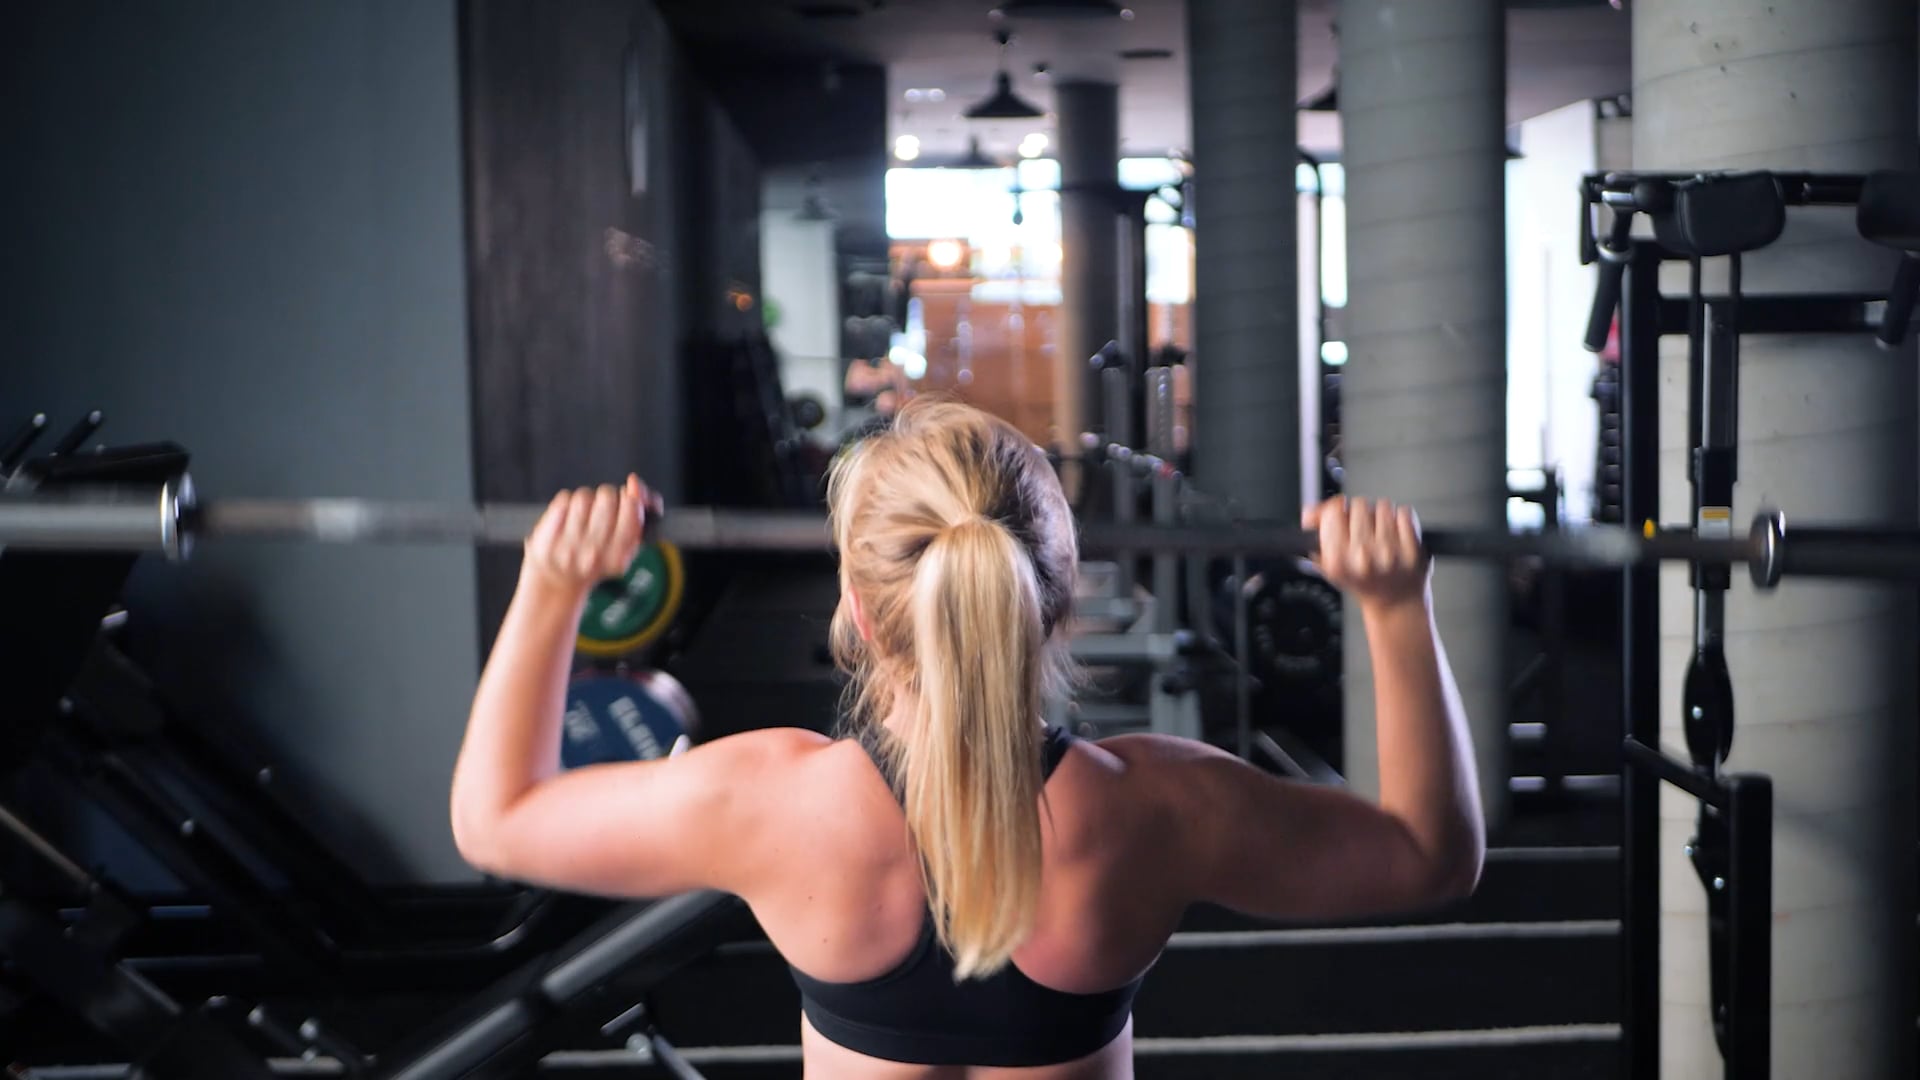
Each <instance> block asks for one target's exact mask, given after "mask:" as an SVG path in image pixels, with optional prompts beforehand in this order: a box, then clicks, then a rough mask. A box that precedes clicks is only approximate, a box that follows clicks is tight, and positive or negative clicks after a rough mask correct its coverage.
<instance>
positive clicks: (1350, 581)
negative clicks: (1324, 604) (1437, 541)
mask: <svg viewBox="0 0 1920 1080" xmlns="http://www.w3.org/2000/svg"><path fill="white" fill-rule="evenodd" d="M1300 524H1301V527H1303V528H1305V529H1308V530H1313V531H1318V532H1319V534H1320V551H1319V553H1318V554H1317V555H1315V556H1314V559H1313V561H1314V565H1316V566H1318V567H1319V568H1320V572H1321V574H1323V575H1325V576H1326V579H1327V580H1328V581H1330V582H1332V583H1333V584H1334V585H1335V586H1336V587H1338V588H1339V589H1341V590H1342V591H1344V592H1347V593H1349V594H1351V595H1352V596H1353V598H1354V599H1355V600H1358V601H1359V602H1360V603H1361V605H1362V606H1363V607H1374V608H1385V607H1396V606H1399V605H1402V604H1405V603H1409V602H1412V603H1424V602H1425V600H1426V597H1427V583H1428V580H1429V578H1430V576H1431V573H1432V566H1433V559H1432V557H1431V556H1429V555H1428V554H1427V553H1426V551H1425V550H1423V549H1422V548H1421V546H1420V519H1419V518H1418V517H1416V516H1415V515H1414V512H1413V508H1412V507H1407V506H1395V505H1394V504H1392V503H1390V502H1387V501H1385V500H1384V499H1382V500H1375V501H1373V502H1369V501H1368V500H1366V499H1349V498H1347V497H1345V496H1340V497H1338V498H1333V499H1328V500H1327V501H1326V502H1323V503H1321V504H1320V505H1318V506H1310V507H1308V508H1307V510H1306V512H1305V513H1303V514H1302V515H1301V516H1300Z"/></svg>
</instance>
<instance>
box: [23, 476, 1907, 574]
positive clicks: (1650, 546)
mask: <svg viewBox="0 0 1920 1080" xmlns="http://www.w3.org/2000/svg"><path fill="white" fill-rule="evenodd" d="M545 509H546V507H545V506H544V505H543V504H535V503H524V504H521V503H481V504H475V505H461V504H450V503H433V502H403V501H382V500H373V499H353V498H342V499H219V500H209V501H205V502H202V501H199V500H196V499H195V498H194V497H193V493H192V485H191V483H190V482H186V481H184V480H183V481H182V482H180V483H176V484H167V485H163V486H161V487H158V488H153V487H145V488H126V487H106V486H102V487H76V488H72V489H64V490H60V491H56V492H43V493H34V494H28V495H6V496H0V546H6V547H17V548H22V549H39V550H57V551H128V552H141V551H153V552H160V553H162V554H165V555H166V556H167V557H169V558H173V559H180V558H185V557H186V556H187V555H188V554H189V553H190V551H191V550H192V546H193V544H194V543H195V542H197V541H200V540H205V539H212V540H228V539H252V540H297V541H312V542H321V543H346V544H359V543H454V544H476V545H512V544H519V543H521V542H522V541H523V540H524V539H525V538H526V536H527V534H528V533H529V532H530V531H531V530H532V528H533V525H534V522H536V521H537V520H538V519H539V517H540V514H541V513H542V512H543V511H545ZM650 535H651V536H653V537H655V538H656V539H663V540H668V541H671V542H672V543H674V544H675V545H677V546H679V547H681V548H683V549H687V550H699V551H818V550H825V549H826V548H828V547H829V546H830V544H831V534H830V532H829V530H828V527H827V520H826V517H825V516H824V515H822V514H820V513H818V512H816V511H797V510H734V509H716V508H708V507H675V508H673V509H672V510H670V511H669V512H668V513H666V514H665V515H663V516H662V517H661V518H660V519H659V520H657V521H655V522H654V523H653V524H652V525H651V526H650ZM1424 543H1425V546H1426V549H1427V551H1428V553H1430V554H1432V555H1434V556H1436V557H1439V558H1448V559H1486V560H1493V561H1511V560H1515V559H1525V558H1537V559H1540V560H1541V561H1543V562H1546V563H1550V564H1554V565H1561V566H1574V567H1588V568H1609V567H1627V566H1634V565H1637V564H1641V563H1647V562H1656V561H1677V562H1689V563H1701V564H1710V565H1732V564H1744V565H1746V567H1747V568H1748V571H1749V573H1750V574H1751V576H1752V578H1753V582H1754V584H1755V585H1758V586H1759V587H1761V588H1771V587H1773V586H1774V585H1776V584H1778V583H1779V581H1780V579H1781V578H1782V577H1785V576H1808V577H1843V578H1890V579H1920V530H1914V529H1851V528H1825V527H1822V528H1804V527H1799V526H1796V527H1795V528H1793V529H1792V530H1791V531H1789V530H1788V528H1787V524H1786V518H1785V515H1783V514H1781V513H1779V512H1777V511H1775V512H1765V513H1761V514H1758V515H1756V516H1755V517H1754V520H1753V526H1752V529H1751V530H1750V531H1749V532H1748V534H1747V535H1746V536H1745V537H1726V538H1713V537H1700V536H1695V535H1693V534H1692V533H1691V532H1689V531H1686V530H1675V529H1656V528H1652V527H1649V528H1646V529H1644V530H1642V531H1640V532H1635V531H1634V530H1632V529H1628V528H1622V527H1618V526H1594V527H1589V528H1581V529H1567V530H1560V531H1555V532H1545V533H1529V532H1499V531H1495V530H1455V529H1444V528H1441V529H1431V530H1428V531H1427V532H1426V533H1425V535H1424ZM1317 544H1318V536H1317V534H1315V533H1310V532H1308V531H1306V530H1303V529H1301V528H1300V527H1299V526H1298V525H1289V524H1285V523H1280V522H1262V521H1241V522H1235V523H1231V524H1221V525H1155V524H1148V523H1140V524H1116V523H1106V522H1089V523H1087V524H1086V525H1085V526H1084V527H1083V529H1082V534H1081V547H1082V548H1083V549H1085V550H1088V551H1095V552H1113V551H1156V550H1159V551H1166V550H1173V551H1181V552H1186V553H1189V554H1195V555H1236V554H1240V555H1269V556H1293V557H1304V556H1309V555H1312V554H1313V553H1314V551H1315V549H1316V547H1317Z"/></svg>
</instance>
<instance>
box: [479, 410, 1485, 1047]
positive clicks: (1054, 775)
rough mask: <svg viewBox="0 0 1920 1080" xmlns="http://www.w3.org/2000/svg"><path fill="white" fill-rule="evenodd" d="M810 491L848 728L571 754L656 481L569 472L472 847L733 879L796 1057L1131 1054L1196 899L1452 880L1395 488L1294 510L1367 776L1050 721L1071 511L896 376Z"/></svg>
mask: <svg viewBox="0 0 1920 1080" xmlns="http://www.w3.org/2000/svg"><path fill="white" fill-rule="evenodd" d="M829 495H830V502H831V507H832V513H833V526H834V536H835V540H836V542H837V545H838V548H839V550H840V553H841V564H840V581H841V601H840V606H839V610H838V611H837V612H836V613H835V616H834V623H833V641H834V647H835V650H836V653H837V655H838V657H839V659H840V662H841V663H842V664H843V666H845V667H846V668H847V669H848V670H849V671H850V672H851V673H852V674H853V676H854V679H855V681H854V687H855V688H856V690H857V696H856V697H855V699H854V705H855V708H854V709H853V710H852V715H851V719H850V722H849V727H850V729H851V733H852V735H853V737H850V738H844V739H839V740H835V739H829V738H827V737H825V736H822V735H818V734H815V733H813V732H810V731H802V730H797V729H793V728H781V727H772V728H768V729H766V730H761V731H754V732H750V733H747V734H742V735H735V736H732V737H729V738H724V739H719V740H716V741H714V742H712V743H708V744H706V745H704V746H701V747H699V748H697V749H695V750H693V751H692V752H690V753H688V754H685V755H684V756H681V757H678V758H672V759H667V760H662V761H652V762H644V763H636V764H620V765H610V766H600V767H595V768H588V769H581V770H577V771H573V772H568V773H565V774H561V773H560V772H559V771H558V760H557V755H558V749H559V746H560V710H561V700H562V695H563V691H564V687H565V683H566V680H567V677H568V667H569V663H570V661H571V658H572V642H573V632H574V631H573V628H574V625H575V623H576V621H577V619H578V616H579V611H580V606H581V603H582V600H583V598H584V597H585V595H586V593H587V590H588V589H589V588H590V587H591V586H592V585H593V584H594V582H596V581H598V580H599V579H601V578H603V577H606V576H608V575H609V574H612V573H617V572H619V571H620V570H622V569H624V568H625V566H626V564H627V561H628V559H629V558H630V556H631V555H632V554H633V552H634V550H635V545H636V544H637V543H638V542H639V540H640V534H641V527H642V513H643V508H644V504H643V500H644V495H643V492H642V489H641V487H640V485H639V482H638V481H637V480H635V479H633V478H631V477H630V478H629V479H628V481H627V485H626V487H625V489H624V490H618V491H616V490H615V489H612V488H601V489H600V490H599V491H598V492H597V493H595V492H588V491H585V490H582V491H578V492H573V493H571V494H565V493H563V494H562V495H560V496H558V497H557V498H555V499H554V501H553V505H552V506H551V507H550V508H549V509H548V511H547V513H546V515H545V517H544V518H543V519H542V520H541V522H540V524H539V526H538V527H537V528H536V529H535V531H534V534H533V536H532V537H531V538H530V539H529V541H528V543H527V553H526V562H525V566H524V568H523V570H522V577H521V582H520V587H519V591H518V593H517V594H516V596H515V597H514V600H513V603H512V607H511V609H510V611H509V613H508V615H507V618H506V621H505V623H504V625H503V626H502V628H501V631H500V636H499V639H498V641H497V642H496V643H495V646H494V651H493V656H492V658H491V659H490V660H489V661H488V664H487V668H486V672H485V673H484V675H483V676H482V677H481V680H480V687H479V692H478V694H477V695H476V697H475V700H474V706H473V716H472V720H471V724H470V727H469V728H468V732H467V741H466V745H465V747H464V748H463V749H462V751H461V755H460V761H459V765H458V766H457V769H456V772H455V775H454V785H453V826H454V835H455V838H456V840H457V841H458V843H459V845H460V850H461V852H462V853H463V854H464V855H465V856H466V857H467V858H468V859H469V860H470V861H472V862H473V863H474V864H475V865H476V866H478V867H480V868H482V869H485V870H488V871H490V872H492V873H494V874H497V875H500V876H503V877H511V878H517V879H522V880H527V881H534V882H540V883H544V884H547V885H551V886H554V887H557V888H564V889H574V890H582V891H589V892H597V893H605V894H609V895H617V896H661V895H666V894H669V893H675V892H680V891H682V890H688V889H694V888H703V887H704V888H716V889H724V890H727V891H729V892H733V893H736V894H738V895H739V896H741V897H742V898H744V899H745V900H746V901H747V903H748V904H749V905H750V906H751V907H752V908H753V911H754V914H755V915H756V916H757V917H758V918H759V921H760V925H761V926H762V927H763V928H764V929H765V931H766V933H767V936H768V937H769V938H770V939H771V940H772V941H773V944H774V945H775V946H776V947H777V948H778V949H779V950H780V953H781V955H782V956H783V957H785V958H786V960H787V961H788V963H789V964H790V965H791V966H792V968H793V972H794V979H795V981H796V982H797V983H798V985H799V987H800V989H801V992H802V998H803V1001H804V1002H805V1010H804V1016H803V1017H802V1020H801V1043H802V1046H803V1050H804V1055H805V1059H806V1067H807V1072H808V1075H810V1076H821V1077H848V1078H854V1080H861V1078H872V1080H909V1078H911V1080H933V1078H938V1080H949V1078H951V1080H958V1078H962V1077H965V1078H974V1077H1008V1078H1012V1077H1018V1078H1022V1080H1080V1078H1087V1080H1095V1078H1098V1080H1114V1078H1122V1077H1128V1076H1131V1075H1132V1064H1131V1050H1132V1035H1131V1031H1132V1025H1131V1018H1130V1014H1131V1009H1130V1006H1131V1002H1132V999H1133V993H1134V990H1135V988H1136V987H1137V986H1138V985H1139V981H1140V979H1141V977H1142V975H1143V974H1144V973H1145V972H1146V970H1147V969H1148V968H1149V967H1150V966H1152V964H1153V962H1154V959H1155V957H1157V956H1158V954H1159V953H1160V950H1161V948H1162V947H1163V946H1164V945H1165V944H1166V941H1167V938H1168V936H1169V935H1171V934H1172V933H1173V931H1174V928H1175V927H1176V926H1177V925H1178V924H1179V922H1180V918H1181V915H1182V913H1183V912H1184V911H1185V910H1186V909H1187V907H1188V906H1189V905H1191V904H1194V903H1196V902H1201V901H1206V902H1211V903H1216V904H1222V905H1225V906H1227V907H1230V908H1234V909H1237V910H1239V911H1243V912H1248V913H1251V914H1254V915H1259V916H1265V917H1269V918H1287V919H1323V918H1343V917H1355V916H1361V915H1368V914H1376V913H1381V912H1386V911H1392V910H1397V909H1408V908H1415V907H1420V906H1423V905H1428V904H1433V903H1437V902H1439V901H1443V900H1446V899H1448V898H1452V897H1458V896H1461V895H1464V894H1465V893H1467V892H1469V891H1471V889H1472V888H1473V886H1474V884H1475V882H1476V880H1477V878H1478V874H1479V870H1480V862H1481V856H1482V852H1483V847H1482V844H1483V839H1482V825H1481V818H1480V808H1479V804H1478V801H1477V794H1476V791H1477V788H1476V784H1475V779H1474V772H1473V764H1472V758H1471V754H1470V752H1469V747H1468V744H1467V736H1466V726H1465V723H1464V720H1463V717H1462V716H1461V709H1460V703H1459V698H1458V695H1457V693H1456V692H1455V690H1454V687H1453V684H1452V677H1451V674H1450V673H1449V671H1448V669H1447V665H1446V662H1445V660H1444V659H1443V656H1442V652H1441V648H1440V643H1439V641H1438V640H1437V639H1436V637H1435V634H1434V629H1433V619H1432V611H1431V607H1430V604H1429V598H1428V590H1427V578H1428V566H1427V562H1426V560H1425V558H1424V556H1423V555H1422V553H1421V551H1420V547H1419V538H1418V533H1417V528H1416V525H1415V522H1414V519H1413V515H1412V514H1411V513H1410V512H1408V511H1407V510H1404V509H1397V508H1394V507H1392V506H1388V505H1386V504H1368V503H1366V502H1363V501H1359V500H1355V501H1352V502H1346V501H1338V502H1333V503H1329V504H1326V505H1323V506H1321V507H1319V508H1317V509H1313V510H1310V511H1309V512H1308V513H1307V514H1306V516H1305V521H1306V524H1307V527H1309V528H1315V529H1318V530H1319V533H1320V551H1321V554H1320V559H1319V563H1320V566H1321V568H1322V570H1323V571H1324V572H1325V574H1326V575H1327V577H1328V578H1329V579H1330V580H1332V581H1333V582H1335V583H1336V584H1338V585H1340V586H1341V587H1342V588H1344V589H1346V590H1347V591H1348V592H1350V593H1351V594H1352V595H1353V596H1354V597H1356V598H1357V600H1358V603H1359V607H1360V611H1361V614H1362V617H1363V618H1364V619H1365V622H1366V631H1367V640H1368V644H1369V647H1370V648H1371V649H1372V650H1373V654H1374V684H1375V691H1376V693H1377V694H1378V695H1379V710H1378V713H1379V727H1380V731H1379V746H1380V779H1381V800H1380V804H1379V805H1377V806H1376V805H1374V804H1372V803H1369V802H1365V801H1362V800H1360V799H1358V798H1355V797H1353V796H1351V795H1349V794H1347V793H1345V792H1342V791H1338V790H1332V789H1328V788H1322V787H1311V786H1306V785H1301V784H1293V783H1286V782H1283V781H1280V780H1277V779H1275V778H1273V777H1271V776H1269V775H1267V774H1265V773H1263V772H1261V771H1259V770H1257V769H1255V768H1253V767H1251V766H1248V765H1246V764H1245V763H1243V762H1241V761H1240V760H1238V759H1237V758H1234V757H1233V756H1231V755H1228V754H1225V753H1222V752H1220V751H1218V750H1215V749H1213V748H1212V747H1210V746H1207V745H1204V744H1201V743H1197V742H1191V741H1187V740H1182V739H1177V738H1170V737H1167V736H1161V735H1126V736H1120V737H1116V738H1110V739H1104V740H1101V741H1099V742H1088V741H1081V740H1077V739H1074V738H1072V737H1071V736H1068V735H1066V734H1064V733H1062V732H1060V731H1058V730H1056V729H1049V728H1046V727H1044V726H1043V723H1042V720H1041V715H1042V708H1041V702H1042V700H1043V698H1044V696H1045V695H1046V694H1047V693H1049V692H1054V691H1057V690H1059V689H1061V688H1062V687H1063V685H1064V679H1065V676H1066V673H1067V665H1066V660H1065V655H1064V640H1063V639H1064V637H1065V632H1066V626H1065V623H1066V620H1067V616H1068V608H1069V602H1070V600H1071V597H1072V595H1073V580H1074V569H1075V561H1076V558H1077V554H1076V550H1075V537H1074V525H1073V521H1072V520H1071V518H1070V516H1069V514H1068V511H1067V505H1066V501H1065V499H1064V497H1063V496H1062V494H1061V491H1060V486H1059V484H1058V483H1057V482H1056V480H1055V478H1054V476H1053V473H1052V472H1051V471H1050V470H1049V468H1048V467H1047V463H1046V458H1045V457H1044V456H1043V455H1042V454H1041V453H1040V452H1039V451H1038V450H1037V449H1036V448H1035V447H1034V446H1033V444H1032V443H1030V442H1028V441H1027V440H1026V439H1025V438H1024V437H1022V436H1021V435H1020V434H1019V433H1018V432H1017V431H1016V430H1014V428H1013V427H1011V426H1010V425H1008V424H1006V423H1004V422H1002V421H1000V420H997V419H994V418H992V417H989V416H987V415H986V414H984V413H981V412H979V411H977V410H974V409H971V408H968V407H966V406H962V405H957V404H951V403H937V402H931V401H927V400H920V401H915V402H913V403H911V404H909V405H908V406H907V407H906V408H905V409H903V410H902V411H901V413H900V415H899V417H898V418H897V420H896V422H895V424H894V426H893V427H892V428H891V429H890V430H888V431H886V432H884V433H882V434H879V435H876V436H874V437H873V438H871V439H869V440H868V441H866V442H865V443H864V444H862V445H861V446H859V447H858V448H857V449H856V450H854V451H853V452H851V453H850V454H848V455H847V456H846V457H845V458H844V459H843V461H842V462H841V463H840V464H839V465H838V466H837V468H836V471H835V474H834V476H833V478H832V483H831V487H830V491H829ZM768 719H769V721H772V722H776V723H777V722H778V721H779V720H780V719H781V718H779V717H769V718H768ZM641 821H643V822H646V823H647V825H646V828H644V829H640V828H636V827H635V826H634V823H635V822H641ZM1275 977H1276V978H1283V977H1284V973H1281V972H1276V973H1275Z"/></svg>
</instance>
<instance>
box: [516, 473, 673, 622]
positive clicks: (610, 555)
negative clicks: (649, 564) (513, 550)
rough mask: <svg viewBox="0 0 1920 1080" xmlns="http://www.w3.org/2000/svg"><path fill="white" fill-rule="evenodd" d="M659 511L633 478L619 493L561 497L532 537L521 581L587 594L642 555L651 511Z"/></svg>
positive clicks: (607, 488)
mask: <svg viewBox="0 0 1920 1080" xmlns="http://www.w3.org/2000/svg"><path fill="white" fill-rule="evenodd" d="M659 506H660V503H659V499H658V498H657V497H656V496H655V495H654V494H653V493H652V492H650V491H648V490H647V489H646V488H645V487H644V486H643V485H642V484H641V483H640V478H639V477H638V476H633V475H629V476H628V477H627V482H626V484H625V485H623V486H621V487H617V488H616V487H614V486H613V485H612V484H602V485H600V487H598V488H597V489H596V488H579V489H577V490H575V491H563V492H561V493H560V494H558V495H556V496H554V498H553V502H552V503H550V504H548V506H547V512H546V513H544V514H542V515H541V516H540V521H539V523H538V524H536V525H535V526H534V527H533V535H531V536H529V537H527V547H526V557H525V559H524V561H523V564H522V570H521V577H522V580H523V581H525V580H528V579H531V580H534V581H538V582H540V583H542V584H545V585H549V586H555V587H559V588H562V589H566V590H569V591H574V592H580V593H583V594H584V593H585V592H586V591H587V590H588V589H591V588H592V587H593V586H595V585H597V584H599V583H600V582H602V581H605V580H607V579H608V578H615V577H619V576H620V575H621V574H624V573H626V572H627V567H628V566H629V565H630V564H631V563H632V562H633V557H634V556H635V555H636V554H638V553H639V551H640V541H641V539H642V538H643V537H644V536H645V533H646V515H647V511H648V510H650V509H651V510H654V511H656V512H657V511H658V510H659Z"/></svg>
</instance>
